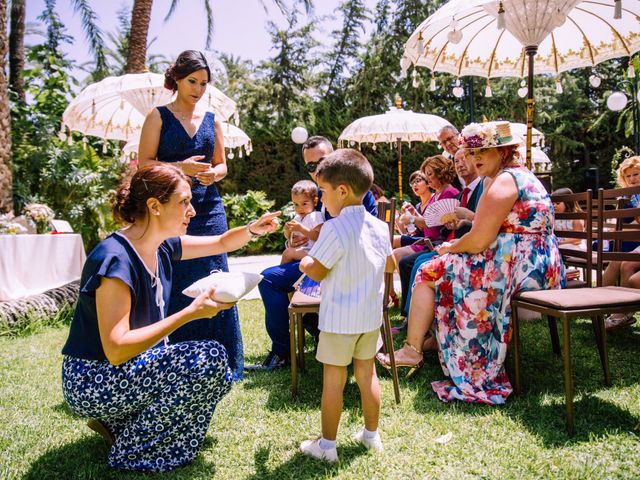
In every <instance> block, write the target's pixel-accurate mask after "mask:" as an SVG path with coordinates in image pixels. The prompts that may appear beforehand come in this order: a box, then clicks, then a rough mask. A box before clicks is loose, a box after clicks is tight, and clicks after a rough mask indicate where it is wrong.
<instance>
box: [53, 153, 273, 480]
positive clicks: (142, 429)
mask: <svg viewBox="0 0 640 480" xmlns="http://www.w3.org/2000/svg"><path fill="white" fill-rule="evenodd" d="M191 198H192V197H191V180H190V179H189V177H187V176H186V175H185V174H184V173H182V171H180V170H179V169H178V168H175V167H172V166H168V165H156V166H152V167H147V168H143V169H141V170H139V171H138V172H137V173H136V174H135V175H133V177H132V178H131V179H130V180H125V181H124V182H123V183H122V184H121V185H120V187H119V189H118V192H117V199H116V202H115V205H114V208H113V211H114V215H115V217H116V218H117V219H119V220H120V221H121V222H122V223H125V224H128V227H126V228H124V229H122V230H119V231H117V232H115V233H113V234H112V235H110V236H109V237H107V238H106V239H105V240H103V241H102V242H100V243H99V244H98V245H97V246H96V248H95V249H94V250H93V251H92V252H91V253H90V254H89V256H88V257H87V261H86V263H85V265H84V268H83V271H82V277H81V279H80V296H79V299H78V304H77V306H76V311H75V314H74V317H73V320H72V322H71V328H70V331H69V338H68V340H67V342H66V344H65V346H64V348H63V350H62V353H63V355H64V359H63V363H62V389H63V393H64V398H65V400H66V401H67V403H68V404H69V406H70V407H71V409H72V410H73V411H74V412H75V413H77V414H78V415H80V416H82V417H85V418H86V417H88V418H90V419H91V420H89V424H88V425H89V427H91V428H93V429H94V430H96V431H97V432H98V433H100V434H101V435H103V436H104V437H105V439H106V440H107V441H108V442H109V444H110V450H109V457H108V462H109V465H110V466H112V467H116V468H122V469H128V470H145V471H154V472H161V471H167V470H170V469H172V468H175V467H179V466H181V465H184V464H186V463H188V462H189V461H191V460H192V459H193V458H194V457H195V456H196V455H197V453H198V451H199V450H200V447H201V445H202V441H203V439H204V436H205V433H206V431H207V428H208V427H209V423H210V422H211V417H212V415H213V412H214V410H215V408H216V405H217V404H218V402H219V401H220V399H221V398H222V397H223V396H224V395H225V394H226V393H227V392H228V391H229V389H230V387H231V371H230V370H229V367H228V360H227V353H226V351H225V348H224V347H223V346H222V345H221V344H220V343H218V342H216V341H214V340H198V341H189V342H182V343H172V342H169V341H168V340H167V336H168V335H170V334H171V333H172V332H174V331H175V330H176V329H177V328H179V327H180V326H182V325H186V324H188V323H189V322H192V321H194V320H196V319H199V318H205V317H212V316H214V315H216V314H218V313H219V312H220V311H223V310H229V309H230V308H231V307H232V304H223V303H218V302H216V301H214V300H213V297H214V294H215V289H214V288H211V289H209V290H208V291H207V292H205V293H203V294H201V295H200V296H198V297H197V298H196V299H195V300H191V299H190V300H189V304H188V305H187V307H185V308H184V309H182V310H180V311H178V312H176V313H173V314H168V312H167V303H168V301H169V292H171V278H172V272H173V268H174V265H175V264H176V263H177V262H179V261H180V260H186V259H190V258H199V257H206V256H210V255H219V254H221V253H223V252H228V251H232V250H236V249H238V248H241V247H242V246H244V245H245V244H246V243H247V242H249V240H251V239H252V238H253V237H254V236H256V235H262V234H265V233H268V232H273V231H275V230H276V229H277V223H278V220H277V218H275V217H276V216H277V215H279V212H275V213H269V214H264V215H263V216H262V217H260V219H258V220H256V221H254V222H252V223H250V224H249V225H246V226H244V227H238V228H234V229H232V230H229V231H228V232H226V233H224V234H222V235H218V236H199V237H197V236H195V237H194V236H190V235H185V233H186V232H187V228H188V226H189V223H190V222H191V220H192V219H193V218H194V216H195V211H194V208H193V207H192V206H191Z"/></svg>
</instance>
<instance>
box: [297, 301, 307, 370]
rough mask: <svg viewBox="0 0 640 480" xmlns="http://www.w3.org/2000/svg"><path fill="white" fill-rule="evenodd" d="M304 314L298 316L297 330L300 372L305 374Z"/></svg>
mask: <svg viewBox="0 0 640 480" xmlns="http://www.w3.org/2000/svg"><path fill="white" fill-rule="evenodd" d="M302 317H303V314H302V313H298V314H297V315H296V328H297V329H298V364H299V365H300V371H301V372H304V371H305V368H304V326H303V325H302Z"/></svg>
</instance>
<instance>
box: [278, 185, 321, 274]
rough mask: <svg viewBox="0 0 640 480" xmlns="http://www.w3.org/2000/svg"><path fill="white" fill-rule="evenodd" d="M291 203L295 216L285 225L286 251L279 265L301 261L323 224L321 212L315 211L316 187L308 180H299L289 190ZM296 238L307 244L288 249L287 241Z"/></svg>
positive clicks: (316, 201)
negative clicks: (303, 240) (306, 240)
mask: <svg viewBox="0 0 640 480" xmlns="http://www.w3.org/2000/svg"><path fill="white" fill-rule="evenodd" d="M291 201H292V202H293V208H294V209H295V212H296V216H295V217H293V220H291V221H290V222H287V223H285V225H284V235H285V237H287V243H286V244H285V245H286V249H285V251H284V252H282V259H281V260H280V264H283V263H289V262H294V261H296V260H302V258H303V257H305V256H306V255H307V252H308V251H309V250H310V249H311V247H312V246H313V244H314V243H315V241H316V240H317V239H318V235H320V227H321V226H322V223H323V222H324V217H323V215H322V212H319V211H317V210H316V206H317V205H318V187H317V186H316V184H315V183H313V182H312V181H310V180H301V181H299V182H297V183H296V184H295V185H294V186H293V187H292V188H291ZM296 236H303V237H306V238H307V239H308V242H307V243H305V244H304V245H302V246H300V247H290V246H289V241H290V240H291V238H294V237H296Z"/></svg>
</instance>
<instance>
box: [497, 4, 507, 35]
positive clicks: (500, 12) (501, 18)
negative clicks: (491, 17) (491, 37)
mask: <svg viewBox="0 0 640 480" xmlns="http://www.w3.org/2000/svg"><path fill="white" fill-rule="evenodd" d="M506 26H507V23H506V19H505V17H504V7H503V6H502V2H500V6H499V7H498V30H504V29H505V28H506Z"/></svg>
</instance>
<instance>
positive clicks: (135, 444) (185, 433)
mask: <svg viewBox="0 0 640 480" xmlns="http://www.w3.org/2000/svg"><path fill="white" fill-rule="evenodd" d="M230 387H231V372H230V370H229V368H228V366H227V355H226V352H225V350H224V347H222V346H221V345H220V344H219V343H217V342H214V341H194V342H184V343H178V344H172V345H168V346H167V347H164V346H163V347H156V348H152V349H150V350H148V351H146V352H145V353H143V354H141V355H139V356H137V357H135V358H133V359H131V360H129V361H128V362H126V363H124V364H122V365H119V366H114V365H111V364H109V363H108V362H98V361H87V360H82V359H75V358H71V357H66V358H65V361H64V364H63V390H64V395H65V398H66V400H67V402H68V403H69V405H70V406H71V408H72V409H73V410H74V411H75V412H76V413H78V414H80V415H82V416H85V417H92V418H97V419H99V420H100V421H101V422H102V423H103V424H104V425H105V426H106V427H107V428H108V429H109V430H110V431H111V432H112V433H113V434H114V436H115V443H114V444H113V446H112V447H111V450H110V451H109V465H110V466H112V467H116V468H122V469H128V470H145V471H155V472H162V471H167V470H171V469H172V468H175V467H179V466H181V465H184V464H186V463H188V462H190V461H191V460H193V458H194V457H195V456H196V455H197V454H198V452H199V450H200V446H201V445H202V441H203V440H204V436H205V434H206V432H207V429H208V427H209V423H210V421H211V417H212V415H213V412H214V410H215V407H216V405H217V403H218V402H219V401H220V399H221V398H222V397H223V396H224V395H225V394H226V393H227V392H228V391H229V389H230Z"/></svg>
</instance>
